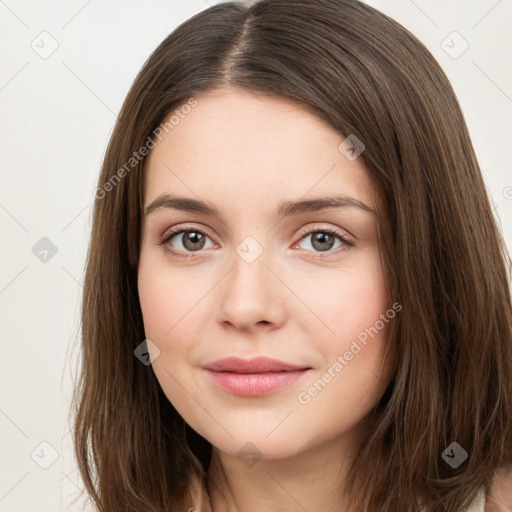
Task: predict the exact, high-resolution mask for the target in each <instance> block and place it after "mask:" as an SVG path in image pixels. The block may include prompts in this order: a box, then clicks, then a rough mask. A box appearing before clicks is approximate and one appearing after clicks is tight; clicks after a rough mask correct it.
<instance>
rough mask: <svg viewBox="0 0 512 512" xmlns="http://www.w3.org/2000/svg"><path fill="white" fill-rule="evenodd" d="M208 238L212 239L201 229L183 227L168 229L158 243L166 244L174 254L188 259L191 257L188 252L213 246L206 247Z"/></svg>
mask: <svg viewBox="0 0 512 512" xmlns="http://www.w3.org/2000/svg"><path fill="white" fill-rule="evenodd" d="M207 240H210V237H209V236H208V235H207V234H206V233H205V232H204V231H202V230H201V229H198V228H189V229H187V228H183V227H181V228H173V229H170V230H169V231H167V233H166V234H165V235H164V237H163V238H162V239H161V240H160V241H159V242H158V243H159V244H160V245H163V246H165V247H166V249H167V250H168V251H169V252H171V253H172V254H173V255H175V256H177V257H179V258H185V259H187V258H189V257H190V254H187V252H189V253H191V252H198V251H200V250H201V249H205V248H206V249H208V248H211V247H205V245H206V241H207ZM210 241H211V240H210ZM176 245H177V246H178V247H177V248H176Z"/></svg>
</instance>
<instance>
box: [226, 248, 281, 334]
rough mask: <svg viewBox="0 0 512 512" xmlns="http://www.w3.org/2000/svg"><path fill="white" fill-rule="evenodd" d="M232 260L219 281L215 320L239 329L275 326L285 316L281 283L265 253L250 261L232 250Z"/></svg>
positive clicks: (278, 324)
mask: <svg viewBox="0 0 512 512" xmlns="http://www.w3.org/2000/svg"><path fill="white" fill-rule="evenodd" d="M232 261H233V266H232V268H231V270H230V271H229V272H228V274H227V276H226V277H225V278H224V279H223V282H222V283H220V290H219V291H220V303H219V308H218V313H217V314H218V320H219V322H220V323H223V324H225V325H226V326H231V327H233V328H236V329H238V330H242V331H251V330H254V329H266V330H272V329H275V328H278V327H279V326H280V325H281V324H282V323H283V321H284V316H285V310H284V296H283V294H284V293H285V287H284V286H283V284H282V283H281V282H280V281H279V279H277V278H276V276H275V271H274V272H273V271H272V270H271V269H270V268H269V263H271V262H270V261H269V257H268V255H267V253H266V252H265V251H263V253H262V254H261V255H260V256H259V257H258V258H257V259H256V260H254V261H252V262H248V261H246V260H245V259H244V258H243V257H241V256H240V255H239V254H237V253H235V254H234V256H233V260H232Z"/></svg>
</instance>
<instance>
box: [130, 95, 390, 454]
mask: <svg viewBox="0 0 512 512" xmlns="http://www.w3.org/2000/svg"><path fill="white" fill-rule="evenodd" d="M196 100H197V104H196V105H195V106H194V107H193V108H190V109H187V110H186V111H187V112H188V113H187V114H186V115H183V116H181V117H180V118H179V122H178V123H176V122H174V124H173V126H174V128H173V129H172V130H169V131H168V133H164V135H163V136H162V139H161V141H157V144H156V146H155V147H154V148H153V149H152V150H151V152H150V154H149V156H148V159H147V161H146V167H145V175H144V187H143V188H144V194H143V204H144V209H145V215H144V220H143V234H142V242H141V253H140V263H139V269H138V287H139V296H140V305H141V309H142V313H143V319H144V327H145V334H146V338H147V339H149V340H150V341H151V342H150V343H149V342H148V345H149V351H150V356H151V359H152V366H153V370H154V372H155V375H156V377H157V379H158V381H159V383H160V385H161V387H162V389H163V391H164V393H165V394H166V396H167V397H168V399H169V400H170V402H171V403H172V404H173V405H174V407H175V408H176V410H177V411H178V412H179V413H180V414H181V416H182V417H183V418H184V420H185V421H186V422H187V423H188V424H189V425H190V426H191V427H192V428H193V429H194V430H195V431H197V432H198V433H199V434H201V435H202V436H203V437H205V438H206V439H207V440H208V441H210V442H211V443H212V445H214V446H215V447H217V448H218V449H219V450H220V451H222V452H225V453H229V454H232V455H236V454H240V453H243V450H244V449H246V448H244V447H247V446H249V445H247V443H251V445H250V446H254V447H256V449H257V451H258V453H259V454H260V456H261V457H267V458H281V457H286V456H289V455H291V454H297V453H299V452H301V451H302V450H308V449H312V448H315V447H317V446H318V445H320V444H322V443H324V444H325V443H330V442H334V441H335V440H336V439H340V438H342V437H343V436H345V437H346V436H349V435H350V433H353V432H355V431H356V430H357V428H358V425H360V424H361V422H362V420H363V419H364V418H365V416H366V415H367V414H368V413H369V412H370V410H371V409H372V408H373V407H374V406H375V405H376V403H377V402H378V400H379V398H380V397H381V396H382V394H383V392H384V390H385V387H386V386H387V384H388V382H389V380H390V377H391V368H392V358H391V357H387V358H385V357H384V352H385V350H386V344H387V340H386V338H387V332H388V329H389V323H390V322H392V321H393V320H392V318H393V317H394V316H395V315H396V314H397V309H396V308H393V307H392V305H391V304H390V303H389V298H388V294H387V290H386V286H385V282H384V276H383V269H382V266H381V260H380V254H379V243H378V237H377V218H376V215H375V213H374V212H373V211H372V210H374V209H375V204H374V203H373V202H372V191H373V189H372V186H371V184H370V180H369V177H368V174H367V172H366V170H365V168H364V167H363V164H362V162H361V159H360V158H356V159H354V154H353V153H350V152H348V153H347V152H346V151H344V150H343V148H344V147H346V146H344V145H343V146H342V149H341V150H340V147H339V146H340V143H342V142H343V141H344V137H343V136H341V135H339V134H338V133H337V132H335V131H333V130H332V129H331V128H330V127H329V126H328V125H326V124H325V123H323V122H322V121H321V120H319V119H318V118H317V117H316V116H315V115H313V114H311V113H310V112H308V111H307V110H306V109H305V108H303V107H302V106H297V105H296V104H292V103H289V102H288V101H286V100H284V99H281V98H277V97H269V96H262V95H256V94H251V93H248V92H241V91H239V90H234V89H222V90H216V91H211V92H209V93H207V94H204V95H201V96H198V97H197V98H196ZM169 119H170V118H169ZM175 120H176V118H175ZM345 143H346V141H345ZM326 200H330V202H329V203H327V202H325V203H323V201H326ZM227 357H236V358H240V359H242V360H244V361H245V362H246V363H247V361H249V363H250V361H251V360H253V359H255V358H261V357H265V358H272V359H273V360H277V361H280V363H275V361H274V363H275V364H274V366H272V365H270V366H268V365H266V364H267V363H268V361H267V363H265V361H263V362H261V360H260V361H259V363H260V364H256V365H255V366H251V365H250V364H249V363H248V364H246V365H245V366H244V365H243V364H242V363H243V361H242V363H241V362H240V360H238V361H235V362H234V364H229V362H228V364H227V366H226V365H225V366H223V367H222V366H218V367H215V366H212V364H213V363H215V362H216V361H218V360H220V359H224V358H227ZM231 363H233V362H231ZM285 363H286V364H287V365H290V366H286V365H285ZM205 366H209V368H210V369H205ZM221 370H223V371H221ZM244 372H245V373H244Z"/></svg>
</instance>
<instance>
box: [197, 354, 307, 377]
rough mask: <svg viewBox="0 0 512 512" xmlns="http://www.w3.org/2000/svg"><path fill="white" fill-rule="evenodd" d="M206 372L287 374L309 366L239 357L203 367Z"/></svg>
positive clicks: (263, 358)
mask: <svg viewBox="0 0 512 512" xmlns="http://www.w3.org/2000/svg"><path fill="white" fill-rule="evenodd" d="M203 368H204V369H206V370H212V371H214V372H233V373H268V372H289V371H293V370H308V369H309V368H311V367H310V366H301V365H295V364H290V363H285V362H284V361H279V360H278V359H272V358H269V357H255V358H253V359H242V358H240V357H226V358H224V359H219V360H217V361H214V362H213V363H209V364H206V365H204V366H203Z"/></svg>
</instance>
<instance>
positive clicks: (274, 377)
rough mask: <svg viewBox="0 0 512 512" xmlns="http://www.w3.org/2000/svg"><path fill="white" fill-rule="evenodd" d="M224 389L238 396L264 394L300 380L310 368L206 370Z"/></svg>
mask: <svg viewBox="0 0 512 512" xmlns="http://www.w3.org/2000/svg"><path fill="white" fill-rule="evenodd" d="M206 371H207V372H208V373H209V374H210V375H211V377H212V379H213V381H214V382H215V383H216V384H217V385H218V386H219V387H220V388H222V389H223V390H224V391H228V392H229V393H232V394H234V395H237V396H263V395H268V394H270V393H272V392H274V391H276V390H278V389H280V388H283V387H285V386H288V385H289V384H292V383H294V382H296V381H297V380H299V379H300V378H301V377H302V376H304V375H305V374H306V373H307V372H308V371H309V370H308V369H305V370H294V371H289V372H271V373H231V372H214V371H211V370H206Z"/></svg>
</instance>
